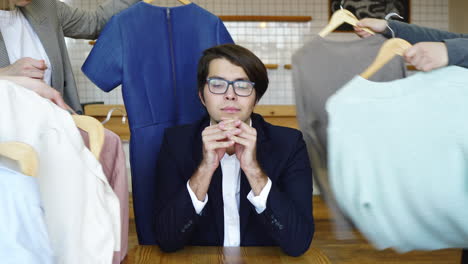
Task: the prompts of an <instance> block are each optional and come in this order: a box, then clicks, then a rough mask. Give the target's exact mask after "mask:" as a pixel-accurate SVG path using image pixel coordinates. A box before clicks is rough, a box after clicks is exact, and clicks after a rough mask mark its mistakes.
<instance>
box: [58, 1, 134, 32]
mask: <svg viewBox="0 0 468 264" xmlns="http://www.w3.org/2000/svg"><path fill="white" fill-rule="evenodd" d="M138 1H139V0H107V1H106V2H104V3H103V4H101V5H99V6H98V8H97V9H96V10H94V11H87V10H82V9H79V8H75V7H71V6H69V5H68V4H66V3H64V2H61V1H58V0H57V15H58V18H59V21H60V25H61V26H62V30H63V33H64V35H65V36H66V37H70V38H77V39H96V38H97V37H98V35H99V33H100V32H101V30H102V29H103V28H104V25H105V24H106V23H107V21H109V19H110V18H111V17H112V16H113V15H114V14H117V13H118V12H120V11H122V10H124V9H126V8H127V7H129V6H131V5H132V4H135V3H137V2H138Z"/></svg>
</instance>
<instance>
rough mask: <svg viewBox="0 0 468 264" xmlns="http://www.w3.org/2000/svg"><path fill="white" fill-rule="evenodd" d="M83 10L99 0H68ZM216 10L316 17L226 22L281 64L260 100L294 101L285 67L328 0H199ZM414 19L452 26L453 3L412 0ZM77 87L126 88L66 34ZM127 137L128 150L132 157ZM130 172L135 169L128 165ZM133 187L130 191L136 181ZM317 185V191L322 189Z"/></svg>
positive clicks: (112, 97)
mask: <svg viewBox="0 0 468 264" xmlns="http://www.w3.org/2000/svg"><path fill="white" fill-rule="evenodd" d="M65 2H67V3H69V4H71V5H73V6H75V7H81V8H84V9H93V8H95V7H96V6H97V2H96V1H95V0H66V1H65ZM195 3H197V4H198V5H199V6H202V7H204V8H205V9H207V10H209V11H210V12H212V13H214V14H216V15H283V16H312V19H313V20H312V21H311V22H307V23H279V22H275V23H271V22H269V23H262V22H226V23H225V25H226V27H227V28H228V30H229V32H230V33H231V35H232V37H233V38H234V41H235V42H236V43H237V44H240V45H243V46H245V47H247V48H249V49H250V50H252V51H253V52H254V53H255V54H257V55H258V56H259V57H260V59H262V61H263V62H264V63H271V64H279V65H280V67H279V68H278V69H277V70H269V71H268V73H269V78H270V86H269V88H268V91H267V92H266V94H265V95H264V97H263V98H262V100H261V101H260V104H294V95H293V87H292V81H291V71H290V70H286V69H284V67H283V66H284V65H285V64H290V63H291V55H292V54H293V53H294V51H295V50H296V49H298V48H299V47H301V46H302V45H303V44H304V43H305V42H307V40H308V39H309V38H310V37H311V36H313V35H315V34H317V33H318V32H319V31H320V30H321V29H322V28H323V27H324V26H325V25H326V24H327V22H328V0H200V1H195ZM153 4H155V5H158V6H177V5H180V4H179V3H178V1H176V0H164V1H157V0H156V1H154V2H153ZM411 20H412V23H414V24H418V25H422V26H428V27H433V28H438V29H443V30H448V25H449V23H448V4H447V1H446V0H411ZM328 38H330V39H335V40H351V39H354V38H357V37H356V36H355V35H354V34H353V33H333V34H331V35H329V36H328ZM67 45H68V50H69V52H70V57H71V60H72V65H73V69H74V73H75V77H76V80H77V84H78V92H79V95H80V98H81V101H82V102H83V103H84V102H93V101H103V102H105V103H106V104H123V100H122V96H121V90H120V88H117V89H115V90H113V91H112V92H110V93H104V92H102V91H101V90H99V89H98V88H96V87H95V86H94V85H93V84H92V83H91V82H90V81H89V80H88V79H87V78H86V77H85V76H84V75H83V74H82V73H81V70H80V68H81V65H82V64H83V62H84V60H85V58H86V56H87V55H88V54H89V52H90V50H91V48H92V47H91V46H90V45H89V44H88V41H84V40H72V39H67ZM128 147H129V145H128V142H125V143H124V150H125V152H126V156H127V168H129V167H130V164H129V161H128V157H129V155H128V153H129V149H128ZM129 175H130V170H129ZM129 184H130V190H131V182H129ZM317 190H318V188H314V193H315V194H317V193H318V191H317Z"/></svg>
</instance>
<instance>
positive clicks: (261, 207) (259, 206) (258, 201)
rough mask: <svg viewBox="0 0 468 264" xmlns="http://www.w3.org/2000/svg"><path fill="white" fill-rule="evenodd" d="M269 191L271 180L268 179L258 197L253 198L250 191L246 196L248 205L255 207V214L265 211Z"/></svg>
mask: <svg viewBox="0 0 468 264" xmlns="http://www.w3.org/2000/svg"><path fill="white" fill-rule="evenodd" d="M270 190H271V180H270V178H268V182H267V184H266V185H265V186H264V187H263V189H262V191H261V192H260V194H259V195H258V196H255V195H254V193H253V191H252V190H250V192H249V194H248V195H247V199H248V200H249V201H250V203H252V204H253V206H255V211H257V214H261V213H263V211H265V209H266V203H267V199H268V194H269V193H270Z"/></svg>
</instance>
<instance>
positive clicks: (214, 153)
mask: <svg viewBox="0 0 468 264" xmlns="http://www.w3.org/2000/svg"><path fill="white" fill-rule="evenodd" d="M229 122H231V121H225V123H229ZM227 133H232V134H236V132H233V131H232V129H230V131H223V130H220V129H219V125H212V126H209V127H207V128H205V129H204V130H203V132H202V142H203V159H202V161H201V163H200V165H199V167H198V168H197V169H196V170H195V172H194V173H193V174H192V175H191V177H190V180H189V181H188V182H187V177H185V176H184V175H183V172H182V171H181V169H182V168H181V165H180V164H178V163H177V158H178V157H177V156H176V155H174V154H173V153H172V152H171V149H172V148H174V146H175V145H176V144H171V143H170V142H168V140H167V134H166V133H165V135H164V139H163V143H162V146H161V149H160V153H159V158H158V163H157V176H156V177H157V179H156V183H157V186H156V190H155V192H156V197H157V199H156V204H157V209H156V238H157V241H158V245H159V246H160V248H161V250H163V251H166V252H172V251H177V250H179V249H182V248H183V247H184V246H185V245H186V244H187V242H188V241H189V239H190V238H191V236H192V233H193V230H194V229H195V226H196V225H197V223H198V221H199V218H200V215H201V214H202V213H203V207H204V204H206V201H207V199H208V194H207V193H208V188H209V185H210V183H211V178H212V176H213V174H214V172H215V170H216V169H217V167H218V166H219V161H220V160H221V158H222V157H223V156H224V153H225V149H226V148H228V147H230V146H232V145H233V144H234V142H232V141H220V140H223V139H225V138H226V135H227ZM190 192H192V194H190ZM192 197H193V198H192ZM197 199H198V201H199V202H198V201H196V200H197ZM197 203H198V204H199V205H198V206H197ZM200 203H204V204H202V205H200ZM200 208H201V211H199V212H197V210H200Z"/></svg>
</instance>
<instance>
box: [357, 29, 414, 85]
mask: <svg viewBox="0 0 468 264" xmlns="http://www.w3.org/2000/svg"><path fill="white" fill-rule="evenodd" d="M411 46H412V45H411V44H410V43H409V42H408V41H406V40H404V39H401V38H391V39H389V40H386V41H385V42H384V44H383V45H382V47H381V48H380V50H379V53H378V54H377V57H376V58H375V60H374V62H372V64H371V65H370V66H369V67H368V68H367V69H366V70H365V71H364V72H363V73H361V74H360V75H361V77H362V78H365V79H369V78H370V77H371V76H372V75H374V73H376V72H377V71H378V70H380V68H382V67H383V66H384V65H385V64H386V63H387V62H389V61H390V60H391V59H392V58H393V57H395V55H400V56H403V54H404V53H405V51H406V50H407V49H409V48H411Z"/></svg>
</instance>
